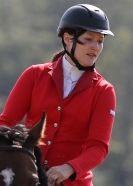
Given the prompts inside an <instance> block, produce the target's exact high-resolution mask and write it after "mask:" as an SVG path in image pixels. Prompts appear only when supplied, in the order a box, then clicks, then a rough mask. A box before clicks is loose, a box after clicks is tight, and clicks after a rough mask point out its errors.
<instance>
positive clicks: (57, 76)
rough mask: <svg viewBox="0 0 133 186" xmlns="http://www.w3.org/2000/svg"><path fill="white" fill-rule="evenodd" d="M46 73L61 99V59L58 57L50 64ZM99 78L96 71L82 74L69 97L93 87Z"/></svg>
mask: <svg viewBox="0 0 133 186" xmlns="http://www.w3.org/2000/svg"><path fill="white" fill-rule="evenodd" d="M48 73H49V74H50V75H51V77H52V79H53V80H54V83H55V86H56V89H57V92H58V95H59V97H60V98H61V99H62V98H63V68H62V57H60V58H59V59H58V60H57V61H55V62H53V63H52V65H51V66H50V67H49V72H48ZM99 76H100V77H101V75H99V74H98V73H97V71H96V70H94V72H84V73H83V75H82V76H81V78H80V79H79V81H78V82H77V84H76V86H75V88H74V89H73V91H72V92H71V93H70V95H69V96H72V95H74V94H77V93H79V92H81V91H83V90H85V89H87V88H88V87H91V86H93V84H94V83H95V82H97V80H98V79H99ZM69 96H68V97H69Z"/></svg>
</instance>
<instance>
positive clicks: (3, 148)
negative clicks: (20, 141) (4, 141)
mask: <svg viewBox="0 0 133 186" xmlns="http://www.w3.org/2000/svg"><path fill="white" fill-rule="evenodd" d="M0 151H7V152H13V151H14V152H22V153H25V154H27V155H29V156H30V157H31V158H32V159H33V160H34V161H35V160H36V158H35V156H34V154H33V153H32V152H31V151H30V150H28V149H26V148H24V147H21V146H17V145H14V146H0Z"/></svg>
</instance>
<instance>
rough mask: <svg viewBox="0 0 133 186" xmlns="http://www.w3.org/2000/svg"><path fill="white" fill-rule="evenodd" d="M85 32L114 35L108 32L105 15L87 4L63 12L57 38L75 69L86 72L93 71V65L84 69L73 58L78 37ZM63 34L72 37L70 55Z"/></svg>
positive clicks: (107, 22) (107, 21) (108, 27)
mask: <svg viewBox="0 0 133 186" xmlns="http://www.w3.org/2000/svg"><path fill="white" fill-rule="evenodd" d="M85 31H92V32H98V33H101V34H104V35H112V36H113V35H114V34H113V33H112V32H111V30H110V26H109V20H108V18H107V16H106V14H105V13H104V12H103V11H102V10H101V9H99V8H98V7H96V6H93V5H89V4H78V5H75V6H72V7H70V8H69V9H67V10H66V11H65V13H64V14H63V16H62V18H61V20H60V22H59V26H58V29H57V33H58V36H59V37H61V38H62V43H63V46H64V49H65V52H66V53H67V54H68V55H69V56H70V57H71V59H72V60H73V62H74V63H75V64H76V66H77V68H78V69H79V70H84V71H88V70H94V65H93V66H89V67H84V66H82V65H80V63H79V62H78V61H77V59H76V58H75V57H74V52H75V48H76V43H77V42H78V37H79V36H80V35H81V34H83V33H84V32H85ZM64 32H68V33H71V34H72V35H73V37H74V39H73V47H72V50H71V52H70V53H69V52H68V51H67V50H66V46H65V43H64V40H63V34H64Z"/></svg>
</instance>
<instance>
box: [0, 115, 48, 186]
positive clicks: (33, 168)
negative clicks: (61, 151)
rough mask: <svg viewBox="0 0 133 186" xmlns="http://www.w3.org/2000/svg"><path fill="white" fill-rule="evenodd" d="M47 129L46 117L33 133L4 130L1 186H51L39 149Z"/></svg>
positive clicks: (22, 129) (0, 140)
mask: <svg viewBox="0 0 133 186" xmlns="http://www.w3.org/2000/svg"><path fill="white" fill-rule="evenodd" d="M43 129H44V116H43V117H42V119H41V121H40V122H39V123H38V124H36V125H35V127H33V128H32V129H31V130H28V129H26V128H25V126H24V125H22V124H20V125H16V126H15V127H13V128H10V127H7V126H1V127H0V186H47V177H46V175H45V172H44V170H43V168H42V167H41V153H40V151H39V148H38V147H37V144H38V141H39V140H40V138H41V136H42V133H43V132H44V130H43Z"/></svg>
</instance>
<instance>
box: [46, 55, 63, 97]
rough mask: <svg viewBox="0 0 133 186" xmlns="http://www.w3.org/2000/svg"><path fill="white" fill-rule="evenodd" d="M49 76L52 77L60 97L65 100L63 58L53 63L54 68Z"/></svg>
mask: <svg viewBox="0 0 133 186" xmlns="http://www.w3.org/2000/svg"><path fill="white" fill-rule="evenodd" d="M49 74H50V75H51V77H52V79H53V81H54V83H55V86H56V89H57V92H58V95H59V97H60V98H61V99H62V98H63V69H62V58H60V59H59V60H58V61H55V62H53V65H52V68H51V70H50V71H49Z"/></svg>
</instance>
